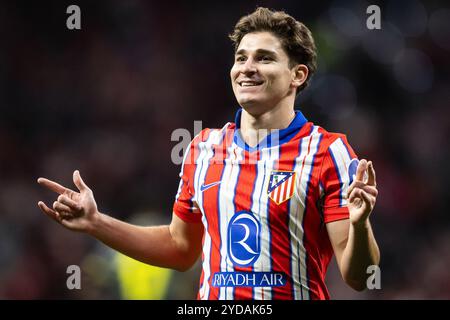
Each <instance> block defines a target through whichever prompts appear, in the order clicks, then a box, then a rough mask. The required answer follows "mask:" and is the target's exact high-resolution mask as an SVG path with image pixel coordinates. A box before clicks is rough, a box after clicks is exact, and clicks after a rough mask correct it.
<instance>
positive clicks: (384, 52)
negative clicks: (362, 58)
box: [362, 23, 405, 64]
mask: <svg viewBox="0 0 450 320" xmlns="http://www.w3.org/2000/svg"><path fill="white" fill-rule="evenodd" d="M362 45H363V47H364V49H365V50H366V52H367V54H368V55H369V56H370V57H371V58H372V59H374V60H375V61H377V62H379V63H383V64H391V63H393V62H394V57H395V56H396V55H397V54H398V53H399V52H401V51H402V50H403V47H404V45H405V40H404V38H403V36H402V34H401V33H400V32H399V31H398V29H397V28H396V27H395V26H393V25H391V24H389V23H384V24H383V28H381V30H375V31H371V32H367V33H366V35H365V36H364V38H363V40H362Z"/></svg>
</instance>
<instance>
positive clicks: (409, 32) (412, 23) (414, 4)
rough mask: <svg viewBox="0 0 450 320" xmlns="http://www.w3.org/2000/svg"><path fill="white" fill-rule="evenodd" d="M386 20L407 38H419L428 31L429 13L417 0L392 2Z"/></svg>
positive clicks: (387, 9) (388, 6)
mask: <svg viewBox="0 0 450 320" xmlns="http://www.w3.org/2000/svg"><path fill="white" fill-rule="evenodd" d="M386 19H387V21H389V22H391V23H393V24H394V25H395V26H396V27H397V28H398V29H399V30H400V32H401V33H402V34H403V35H404V36H405V37H417V36H420V35H422V34H423V33H424V32H425V31H426V29H427V20H428V16H427V11H426V9H425V7H424V5H423V4H422V3H421V2H420V1H417V0H400V1H399V0H395V1H390V2H389V3H388V5H387V7H386Z"/></svg>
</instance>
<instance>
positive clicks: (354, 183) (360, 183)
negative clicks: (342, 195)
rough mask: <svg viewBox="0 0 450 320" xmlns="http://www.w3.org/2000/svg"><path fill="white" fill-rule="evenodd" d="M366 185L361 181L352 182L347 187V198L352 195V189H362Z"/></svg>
mask: <svg viewBox="0 0 450 320" xmlns="http://www.w3.org/2000/svg"><path fill="white" fill-rule="evenodd" d="M365 185H366V184H365V183H364V182H361V181H356V180H355V181H353V182H352V184H351V185H350V186H349V187H348V189H347V197H348V196H349V195H350V193H352V191H353V189H355V188H364V186H365Z"/></svg>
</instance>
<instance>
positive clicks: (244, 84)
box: [238, 80, 264, 87]
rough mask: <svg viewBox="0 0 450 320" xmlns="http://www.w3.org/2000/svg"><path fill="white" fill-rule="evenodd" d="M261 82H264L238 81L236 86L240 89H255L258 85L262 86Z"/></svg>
mask: <svg viewBox="0 0 450 320" xmlns="http://www.w3.org/2000/svg"><path fill="white" fill-rule="evenodd" d="M263 82H264V81H248V80H245V81H239V82H238V84H239V85H240V86H241V87H256V86H259V85H261V84H263Z"/></svg>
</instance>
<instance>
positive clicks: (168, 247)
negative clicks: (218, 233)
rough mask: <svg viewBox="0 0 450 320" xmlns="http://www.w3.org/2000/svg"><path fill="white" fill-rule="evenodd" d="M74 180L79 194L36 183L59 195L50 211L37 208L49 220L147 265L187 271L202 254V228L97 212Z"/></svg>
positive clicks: (177, 221) (85, 189)
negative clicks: (135, 220) (151, 224)
mask: <svg viewBox="0 0 450 320" xmlns="http://www.w3.org/2000/svg"><path fill="white" fill-rule="evenodd" d="M73 181H74V184H75V185H76V187H77V188H78V190H79V192H76V191H73V190H71V189H69V188H66V187H64V186H62V185H60V184H58V183H56V182H54V181H51V180H48V179H45V178H39V179H38V183H39V184H41V185H43V186H45V187H47V188H49V189H50V190H52V191H55V192H56V193H58V194H59V196H58V199H57V201H55V202H54V203H53V209H51V208H49V207H47V206H46V205H45V203H43V202H42V201H40V202H39V203H38V206H39V208H41V210H42V211H43V212H44V213H45V214H46V215H48V216H49V217H50V218H52V219H53V220H55V221H56V222H58V223H59V224H61V225H63V226H64V227H66V228H68V229H70V230H73V231H79V232H84V233H87V234H90V235H92V236H93V237H95V238H97V239H98V240H100V241H102V242H103V243H104V244H106V245H107V246H109V247H111V248H113V249H115V250H117V251H120V252H121V253H123V254H125V255H127V256H129V257H132V258H134V259H136V260H139V261H142V262H145V263H147V264H151V265H155V266H159V267H165V268H172V269H176V270H180V271H185V270H187V269H189V268H190V267H191V266H192V265H193V264H194V263H195V261H196V260H197V258H198V256H199V255H200V252H201V242H202V237H203V225H202V224H201V223H188V222H185V221H183V220H182V219H180V218H179V217H178V216H177V215H175V214H173V217H172V222H171V224H170V225H168V226H158V227H141V226H135V225H132V224H129V223H126V222H123V221H120V220H117V219H114V218H112V217H110V216H108V215H105V214H102V213H100V212H99V211H98V209H97V204H96V202H95V199H94V195H93V192H92V190H91V189H90V188H89V187H88V186H87V185H86V184H85V183H84V181H83V180H82V178H81V176H80V173H79V172H78V171H75V172H74V174H73Z"/></svg>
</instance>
